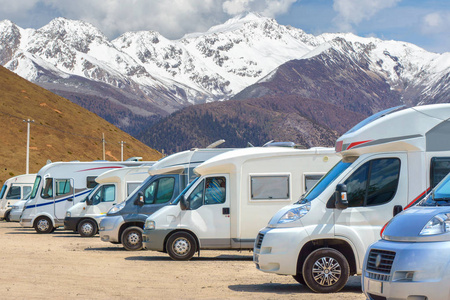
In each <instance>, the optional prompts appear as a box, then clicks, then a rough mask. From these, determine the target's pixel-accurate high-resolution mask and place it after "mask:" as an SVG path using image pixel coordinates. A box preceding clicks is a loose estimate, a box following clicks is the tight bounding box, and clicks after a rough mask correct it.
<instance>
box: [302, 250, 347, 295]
mask: <svg viewBox="0 0 450 300" xmlns="http://www.w3.org/2000/svg"><path fill="white" fill-rule="evenodd" d="M349 273H350V268H349V266H348V262H347V259H346V258H345V256H344V255H342V253H341V252H339V251H337V250H335V249H332V248H322V249H317V250H315V251H313V252H311V253H310V254H309V255H308V257H307V258H306V260H305V262H304V264H303V270H302V274H303V279H304V280H305V283H306V285H307V286H308V287H309V288H310V289H311V290H313V291H314V292H317V293H335V292H338V291H340V290H341V289H342V288H343V287H344V286H345V284H346V283H347V280H348V276H349Z"/></svg>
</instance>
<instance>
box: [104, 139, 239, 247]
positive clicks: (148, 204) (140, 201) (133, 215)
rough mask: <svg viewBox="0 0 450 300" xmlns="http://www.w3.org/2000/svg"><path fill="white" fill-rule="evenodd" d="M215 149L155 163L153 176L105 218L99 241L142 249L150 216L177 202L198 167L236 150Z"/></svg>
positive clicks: (150, 170)
mask: <svg viewBox="0 0 450 300" xmlns="http://www.w3.org/2000/svg"><path fill="white" fill-rule="evenodd" d="M215 144H217V143H214V144H212V146H213V145H215ZM212 146H210V148H200V149H199V148H194V149H191V150H187V151H182V152H179V153H175V154H172V155H170V156H167V157H165V158H163V159H161V160H159V161H158V162H156V163H155V164H154V165H153V166H152V167H151V168H150V169H149V174H150V175H151V176H150V177H149V178H147V179H146V180H145V181H144V182H143V183H142V185H141V186H139V187H138V188H137V189H136V190H135V191H134V192H133V193H132V194H131V195H130V196H129V197H128V198H127V199H126V200H125V201H124V202H122V203H121V204H118V205H116V206H114V207H113V208H111V210H110V211H109V212H108V213H107V215H106V217H105V218H103V219H102V221H101V222H100V229H99V234H100V239H101V240H102V241H104V242H111V243H122V245H123V246H124V248H125V249H127V250H140V249H142V229H143V228H144V223H145V220H146V219H147V217H148V216H149V215H151V214H152V213H154V212H155V211H157V210H158V209H160V208H161V207H163V206H165V205H167V204H168V203H169V202H170V201H171V200H174V199H175V198H176V197H177V196H178V195H179V194H180V193H181V191H182V190H183V189H184V188H185V187H186V186H187V185H188V184H189V182H191V181H192V180H193V179H194V178H196V177H197V175H196V174H195V173H194V171H193V170H194V168H195V167H196V166H198V165H199V164H201V163H202V162H204V161H205V160H207V159H209V158H211V157H213V156H216V155H219V154H221V153H224V152H228V151H231V150H233V149H232V148H211V147H212Z"/></svg>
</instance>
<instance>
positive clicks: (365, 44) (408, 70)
mask: <svg viewBox="0 0 450 300" xmlns="http://www.w3.org/2000/svg"><path fill="white" fill-rule="evenodd" d="M0 40H1V41H2V42H1V44H0V63H1V64H2V65H4V66H5V67H7V68H8V69H10V70H12V71H14V72H16V73H17V74H19V75H20V76H22V77H24V78H26V79H28V80H30V81H32V82H35V83H38V84H39V85H41V86H43V87H45V88H48V89H50V90H52V91H54V92H56V93H57V94H60V95H62V96H64V97H66V98H69V99H70V100H72V101H74V102H76V103H79V104H81V105H83V106H85V107H87V108H88V109H91V110H93V111H94V112H96V113H97V114H99V115H102V114H103V115H102V116H103V117H104V118H106V119H107V120H109V119H108V118H110V121H112V122H113V123H114V124H115V125H117V126H119V127H120V128H122V129H124V130H126V131H128V132H131V133H133V130H137V129H132V127H136V126H138V127H139V126H142V124H143V123H145V122H153V121H154V120H156V119H158V118H159V117H161V116H164V115H167V114H168V113H171V112H173V111H175V110H178V109H180V108H182V107H184V106H186V105H189V104H198V103H205V102H211V101H218V100H227V99H230V98H232V97H233V96H235V95H236V94H238V93H239V92H242V91H243V90H247V89H249V87H251V86H253V85H254V84H256V86H258V84H260V83H264V82H268V81H270V79H271V78H272V76H274V74H276V73H277V69H278V68H279V67H280V66H282V65H283V64H285V63H287V62H289V61H291V60H298V61H303V62H315V67H314V68H315V69H301V68H300V69H299V68H297V69H296V71H295V72H296V73H295V72H294V73H290V76H293V77H296V76H300V77H302V76H303V77H304V75H305V74H304V73H308V72H309V73H311V72H318V73H321V72H323V73H326V70H331V69H333V68H334V67H336V66H337V65H339V66H340V69H339V70H340V71H339V72H341V73H342V72H343V73H342V74H341V76H343V77H345V76H350V75H347V74H345V72H347V71H349V70H344V69H342V66H343V64H339V62H340V61H344V60H345V61H348V62H351V64H347V65H348V68H353V71H354V72H353V73H352V72H347V73H348V74H350V73H352V74H353V76H360V74H363V73H364V74H366V75H367V76H368V77H367V78H374V77H376V78H377V80H379V82H382V83H384V84H386V85H387V86H388V89H391V90H392V91H393V92H395V93H397V95H399V97H400V98H399V99H400V100H399V101H402V102H404V103H406V104H408V105H415V104H418V103H435V102H442V101H448V100H446V99H448V96H449V94H450V92H449V84H448V83H449V80H450V79H449V78H450V75H449V74H450V53H444V54H436V53H430V52H427V51H425V50H423V49H421V48H419V47H417V46H415V45H412V44H408V43H404V42H397V41H383V40H380V39H376V38H362V37H358V36H355V35H353V34H322V35H319V36H313V35H310V34H306V33H305V32H304V31H302V30H301V29H297V28H293V27H290V26H283V25H279V24H278V23H277V22H276V21H275V20H273V19H270V18H265V17H262V16H259V15H257V14H253V13H249V14H247V15H243V16H239V17H235V18H233V19H230V20H229V21H227V22H226V23H224V24H221V25H218V26H214V27H212V28H210V29H209V30H208V31H207V32H204V33H192V34H188V35H186V36H184V37H183V38H181V39H179V40H168V39H166V38H165V37H163V36H161V35H160V34H159V33H158V32H154V31H142V32H127V33H124V34H123V35H121V36H120V37H118V38H116V39H115V40H112V41H109V40H108V38H107V37H105V36H104V35H103V34H102V33H101V32H100V31H99V30H98V29H97V28H95V27H94V26H92V25H90V24H88V23H86V22H83V21H74V20H67V19H63V18H58V19H55V20H53V21H51V22H50V23H49V24H48V25H46V26H44V27H42V28H40V29H37V30H34V29H22V28H20V27H18V26H16V25H15V24H13V23H12V22H10V21H2V22H0ZM318 63H319V64H320V67H319V65H318ZM360 72H362V73H360ZM336 76H339V74H338V75H336ZM313 77H314V76H309V78H313ZM347 79H349V80H352V78H350V77H349V78H347ZM358 80H360V79H359V78H358ZM368 81H370V80H368ZM313 83H314V82H312V83H311V82H309V83H308V82H307V81H304V82H303V84H304V86H303V90H308V85H310V86H314V87H315V88H319V89H320V87H318V86H317V85H316V84H313ZM299 88H300V90H301V88H302V87H301V86H300V87H299ZM366 88H368V89H369V90H367V91H364V93H365V94H367V95H370V94H371V91H370V87H366ZM250 89H251V88H250ZM261 93H262V94H264V92H263V91H261V89H259V90H258V93H253V95H257V94H261ZM309 94H311V95H312V94H314V91H311V90H310V91H308V93H305V94H302V96H304V97H308V96H311V95H309ZM241 95H242V93H241ZM317 96H320V95H319V94H317ZM342 97H345V95H343V96H342ZM380 99H381V100H380ZM380 99H379V101H383V100H382V99H384V98H383V97H381V98H380ZM338 102H339V99H338V100H336V101H335V102H334V104H336V103H338ZM107 104H108V105H107ZM105 107H111V108H110V110H108V111H107V112H106V113H105ZM115 111H120V114H117V115H116V116H113V115H114V114H115ZM365 113H367V112H365ZM138 119H139V120H140V121H139V122H140V123H139V122H138V123H136V122H137V121H136V120H138Z"/></svg>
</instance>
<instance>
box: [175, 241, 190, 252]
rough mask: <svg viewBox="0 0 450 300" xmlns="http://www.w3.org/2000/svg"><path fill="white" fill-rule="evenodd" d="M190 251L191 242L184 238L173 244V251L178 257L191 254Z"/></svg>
mask: <svg viewBox="0 0 450 300" xmlns="http://www.w3.org/2000/svg"><path fill="white" fill-rule="evenodd" d="M189 249H191V245H190V244H189V241H188V240H187V239H185V238H184V237H180V238H177V239H176V240H175V241H174V242H173V250H174V251H175V253H176V254H178V255H185V254H186V253H187V252H189Z"/></svg>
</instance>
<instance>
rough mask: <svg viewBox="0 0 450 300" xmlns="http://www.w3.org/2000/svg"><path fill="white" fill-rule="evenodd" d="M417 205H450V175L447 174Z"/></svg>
mask: <svg viewBox="0 0 450 300" xmlns="http://www.w3.org/2000/svg"><path fill="white" fill-rule="evenodd" d="M417 206H450V175H447V176H446V177H445V178H444V179H442V181H441V182H440V183H439V184H438V185H437V186H436V187H435V188H434V190H433V191H432V192H431V193H430V195H428V197H426V198H425V199H423V200H422V201H421V202H419V204H417Z"/></svg>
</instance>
